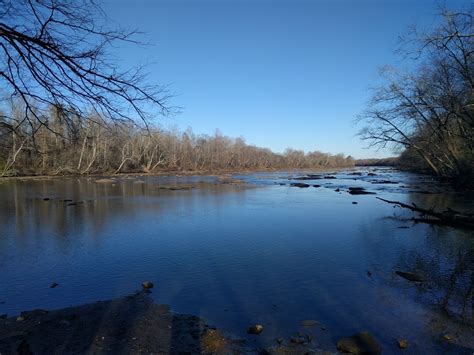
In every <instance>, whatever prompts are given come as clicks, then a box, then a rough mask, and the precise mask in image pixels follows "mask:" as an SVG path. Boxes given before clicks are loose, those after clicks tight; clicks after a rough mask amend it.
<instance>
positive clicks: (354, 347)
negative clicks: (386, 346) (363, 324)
mask: <svg viewBox="0 0 474 355" xmlns="http://www.w3.org/2000/svg"><path fill="white" fill-rule="evenodd" d="M337 350H339V351H340V352H343V353H350V354H374V355H375V354H381V349H380V345H379V344H378V343H377V341H376V340H375V338H374V337H373V336H372V335H371V334H370V333H369V332H361V333H357V334H354V335H352V336H350V337H344V338H341V339H339V341H338V342H337Z"/></svg>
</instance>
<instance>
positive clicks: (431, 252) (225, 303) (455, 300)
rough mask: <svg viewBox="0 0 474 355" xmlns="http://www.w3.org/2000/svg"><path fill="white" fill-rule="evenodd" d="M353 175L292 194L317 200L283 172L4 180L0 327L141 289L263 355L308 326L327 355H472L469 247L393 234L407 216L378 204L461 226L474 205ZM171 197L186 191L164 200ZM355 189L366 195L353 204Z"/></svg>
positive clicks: (458, 241) (449, 235)
mask: <svg viewBox="0 0 474 355" xmlns="http://www.w3.org/2000/svg"><path fill="white" fill-rule="evenodd" d="M359 171H360V172H361V175H353V171H339V172H330V173H331V174H329V173H328V174H329V175H333V176H336V177H337V179H325V178H322V179H317V180H314V181H303V182H307V183H309V184H318V185H321V187H309V188H304V189H303V188H302V189H300V188H296V187H290V186H289V183H290V182H294V181H292V180H289V178H291V177H294V176H298V175H299V174H294V173H293V174H290V173H285V172H280V173H264V174H249V175H241V176H236V177H237V178H239V179H242V180H245V181H246V182H248V183H249V184H251V187H249V186H244V185H238V184H237V185H232V184H218V183H216V182H217V178H214V177H172V178H171V177H170V178H166V177H120V178H116V181H115V182H114V183H98V182H96V178H58V179H45V180H28V179H25V180H3V181H1V182H0V223H1V226H2V229H1V232H0V273H1V275H2V277H1V284H0V302H2V303H0V314H1V313H8V314H10V315H13V314H17V313H19V312H20V311H23V310H27V309H33V308H46V309H52V308H62V307H66V306H70V305H78V304H82V303H86V302H92V301H96V300H99V299H109V298H112V297H116V296H119V295H124V294H128V293H131V292H133V291H134V290H136V289H138V288H139V286H140V284H141V282H142V281H144V280H151V281H153V282H154V284H155V288H154V289H153V294H152V296H153V297H154V298H155V299H156V301H157V302H159V303H168V304H170V305H171V307H172V309H173V310H174V311H176V312H181V313H192V314H197V315H201V316H203V317H204V318H205V319H206V320H207V321H208V322H209V323H211V324H213V325H216V326H218V327H221V328H223V329H224V330H226V331H228V332H230V333H232V334H234V335H236V336H241V337H245V336H246V335H245V329H246V327H247V326H248V325H249V324H253V323H262V324H264V326H265V331H264V333H262V335H261V336H259V337H258V341H260V342H263V343H271V342H272V341H274V339H275V338H277V337H280V336H286V335H291V334H295V333H297V332H298V331H300V330H301V328H300V327H299V323H300V321H301V320H303V319H316V320H318V321H319V322H321V324H323V325H324V327H325V328H326V330H321V329H320V328H319V327H318V328H317V329H310V330H308V329H305V330H304V331H305V332H313V333H314V334H315V338H316V339H317V343H318V344H320V345H321V346H322V347H323V348H327V349H329V350H334V349H335V348H334V345H333V344H334V343H335V341H336V340H337V338H338V337H339V336H343V335H348V334H352V333H355V332H358V331H362V330H368V331H370V332H372V333H373V334H374V335H375V336H376V337H377V338H378V339H379V340H380V342H381V344H382V347H383V348H384V351H385V352H387V353H392V352H393V353H397V352H398V349H397V348H396V343H395V341H396V339H398V338H406V339H408V340H409V342H410V349H411V350H412V351H414V352H416V351H419V352H422V351H423V352H426V353H429V352H433V353H435V352H438V353H449V352H452V353H462V352H463V351H466V352H468V350H467V348H468V347H470V346H474V344H473V340H472V338H474V336H473V334H474V333H473V331H472V326H473V325H474V314H473V307H474V296H473V287H474V238H473V235H472V231H471V232H469V231H463V230H455V229H451V228H442V227H433V226H429V225H424V224H413V223H412V222H411V221H408V220H404V219H407V218H410V217H412V213H411V212H409V211H403V210H401V209H399V208H393V206H391V205H388V204H386V203H384V202H382V201H379V200H377V199H376V198H375V196H380V197H384V198H388V199H394V200H399V201H402V202H408V203H411V202H415V203H417V204H418V205H420V206H426V207H431V206H436V207H439V208H445V207H446V206H452V207H454V208H460V209H464V210H469V209H471V210H472V209H473V208H474V202H473V196H472V195H471V196H470V195H467V194H458V193H455V192H454V191H447V192H446V191H445V192H442V193H441V191H443V190H445V188H444V187H441V186H439V185H436V184H435V183H433V182H432V181H430V180H429V179H428V178H427V177H422V176H416V175H410V174H408V173H401V172H397V171H392V170H389V169H382V170H375V171H374V173H375V174H377V175H375V176H368V175H367V172H368V170H366V169H362V170H359ZM328 174H326V173H324V174H322V175H323V177H324V175H328ZM383 180H390V181H392V182H396V184H391V183H387V182H385V183H377V182H381V181H383ZM374 182H375V183H374ZM182 184H185V185H186V186H189V185H192V186H195V188H193V189H190V190H183V191H181V190H178V191H169V190H164V189H160V187H163V186H170V185H173V186H182ZM280 184H283V185H280ZM355 186H359V187H365V188H366V189H367V190H369V191H373V192H376V193H377V195H360V196H352V195H350V194H348V193H347V188H348V187H355ZM338 188H339V189H340V191H339V192H336V191H335V190H336V189H338ZM45 199H47V200H45ZM77 202H79V203H78V204H76V203H77ZM352 202H357V204H353V203H352ZM399 227H408V228H399ZM395 270H404V271H415V272H417V273H420V274H422V275H423V276H425V277H426V278H427V279H428V282H426V283H425V284H421V285H415V284H412V283H410V282H408V281H406V280H404V279H402V278H400V277H398V276H396V275H395V274H394V271H395ZM367 271H370V274H371V276H369V275H368V273H367ZM53 282H57V283H58V284H59V286H58V287H56V288H54V289H51V288H49V286H50V284H51V283H53ZM445 333H454V334H457V339H456V341H455V342H453V343H454V344H452V345H451V346H449V347H446V346H445V345H443V343H442V342H440V341H439V339H440V337H441V335H442V334H445ZM249 341H253V338H249ZM471 352H472V350H471Z"/></svg>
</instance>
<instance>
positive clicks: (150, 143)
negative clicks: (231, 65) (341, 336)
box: [0, 102, 354, 176]
mask: <svg viewBox="0 0 474 355" xmlns="http://www.w3.org/2000/svg"><path fill="white" fill-rule="evenodd" d="M10 111H11V112H12V116H13V118H12V119H13V122H15V124H17V122H19V121H21V119H22V117H23V112H24V104H23V103H21V102H20V103H18V104H15V105H13V107H11V109H10ZM66 117H67V119H66ZM46 118H47V121H48V124H49V127H46V126H41V127H39V128H38V130H37V132H36V134H35V136H34V137H32V136H31V135H30V134H29V125H28V124H27V123H26V122H24V123H23V124H19V125H18V127H17V130H16V132H15V133H13V132H10V134H8V132H7V133H6V134H5V135H4V139H3V140H1V141H0V176H15V175H35V174H52V175H59V174H61V175H63V174H93V173H96V174H97V173H120V172H146V173H148V172H159V171H222V170H226V171H231V170H234V171H235V170H259V169H288V168H290V169H292V168H297V169H298V168H318V167H326V168H328V167H342V166H353V165H354V160H353V159H352V158H351V157H345V156H344V155H342V154H338V155H331V154H326V153H321V152H317V151H316V152H309V153H306V154H305V153H304V152H303V151H301V150H294V149H287V150H286V151H285V153H284V154H277V153H274V152H272V151H271V150H270V149H265V148H259V147H256V146H252V145H249V144H246V143H245V141H244V140H243V139H242V138H237V139H232V138H229V137H226V136H224V135H222V134H221V133H219V132H216V133H215V134H214V135H212V136H207V135H195V134H194V133H193V132H192V131H191V130H190V129H188V130H187V131H186V132H180V131H177V130H161V129H158V128H154V127H150V128H149V129H148V130H147V129H145V128H143V127H138V126H137V125H134V124H133V123H120V124H116V125H114V126H110V127H105V126H106V122H104V119H103V118H101V117H100V116H99V115H97V114H95V115H92V116H88V117H85V118H82V117H81V116H80V115H77V114H71V113H69V112H65V111H63V110H61V109H60V108H58V107H55V106H51V107H50V110H49V111H48V114H47V116H46ZM1 131H2V128H1V127H0V133H1ZM56 132H58V133H56Z"/></svg>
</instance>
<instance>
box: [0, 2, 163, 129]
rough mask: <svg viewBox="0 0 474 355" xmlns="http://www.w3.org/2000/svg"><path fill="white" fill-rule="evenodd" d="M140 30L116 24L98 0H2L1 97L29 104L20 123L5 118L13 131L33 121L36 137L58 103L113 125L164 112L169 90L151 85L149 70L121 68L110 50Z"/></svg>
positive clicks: (130, 38)
mask: <svg viewBox="0 0 474 355" xmlns="http://www.w3.org/2000/svg"><path fill="white" fill-rule="evenodd" d="M135 35H136V32H135V31H125V30H121V29H110V28H109V27H108V26H107V21H106V18H105V14H104V13H103V12H102V10H101V7H100V5H99V3H98V2H96V1H95V0H0V85H1V86H0V90H1V91H0V95H2V96H4V97H7V99H11V98H16V99H19V100H21V101H22V102H23V104H24V105H23V106H24V111H23V113H22V117H21V120H20V121H16V122H13V121H11V120H9V118H11V117H9V115H8V114H6V113H4V114H3V119H0V121H2V124H3V125H4V126H8V127H9V128H10V129H12V130H16V129H17V128H18V127H19V125H22V124H23V123H24V122H27V123H28V124H29V125H30V134H32V135H34V134H35V133H36V132H37V130H38V129H39V127H41V126H46V127H49V125H48V122H47V115H45V112H47V110H49V108H50V107H52V106H55V107H61V108H62V110H66V111H69V112H73V113H74V114H79V115H82V116H86V113H87V112H91V111H92V112H96V113H98V114H100V115H101V116H102V117H104V118H107V119H108V120H110V122H117V121H130V120H136V119H141V120H142V121H143V122H144V123H145V124H147V122H148V121H149V118H150V116H149V115H148V114H147V112H150V111H149V110H147V108H148V109H151V110H153V111H155V112H160V113H166V112H167V110H168V107H167V105H166V99H167V95H166V91H165V90H164V89H163V88H162V87H159V86H148V85H145V84H144V81H143V79H144V73H143V71H142V69H143V68H135V69H132V70H129V71H120V70H119V69H118V68H117V66H116V65H115V64H114V63H113V61H112V60H111V59H112V58H110V56H109V55H110V53H108V52H107V51H108V49H109V48H110V47H111V45H113V44H115V43H117V42H132V43H137V42H135ZM49 128H50V127H49Z"/></svg>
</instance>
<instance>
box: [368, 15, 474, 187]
mask: <svg viewBox="0 0 474 355" xmlns="http://www.w3.org/2000/svg"><path fill="white" fill-rule="evenodd" d="M472 12H473V7H472V6H471V7H470V8H468V9H467V10H466V11H465V12H456V13H453V12H449V11H445V12H444V13H443V14H442V17H441V19H440V23H439V25H438V27H436V28H434V29H433V30H431V31H429V32H419V31H418V30H416V29H413V30H412V31H411V32H410V33H409V34H408V35H407V36H406V37H405V38H402V47H401V49H402V52H403V53H404V54H405V55H406V57H405V58H406V59H407V58H408V59H410V61H408V64H411V66H412V67H413V68H414V70H413V71H412V72H409V73H406V72H402V71H400V70H397V69H394V68H387V69H385V70H384V73H383V75H384V79H385V80H386V81H385V84H384V85H382V86H381V87H379V88H377V89H376V90H375V92H374V95H373V98H372V101H371V103H370V105H369V107H368V109H367V110H366V111H365V112H364V114H363V115H362V117H361V118H362V119H363V120H364V121H365V122H366V123H367V127H366V128H365V129H364V130H363V132H362V136H363V138H365V139H368V140H370V141H371V142H372V144H374V145H377V146H381V147H386V146H392V147H395V148H397V149H400V150H401V151H402V155H401V157H400V160H399V163H400V164H402V165H404V166H407V167H412V168H415V169H416V170H426V171H429V172H431V173H433V174H434V175H437V176H438V177H440V178H443V179H450V180H453V181H457V182H459V183H462V184H472V181H474V61H473V56H474V26H473V14H472Z"/></svg>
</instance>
